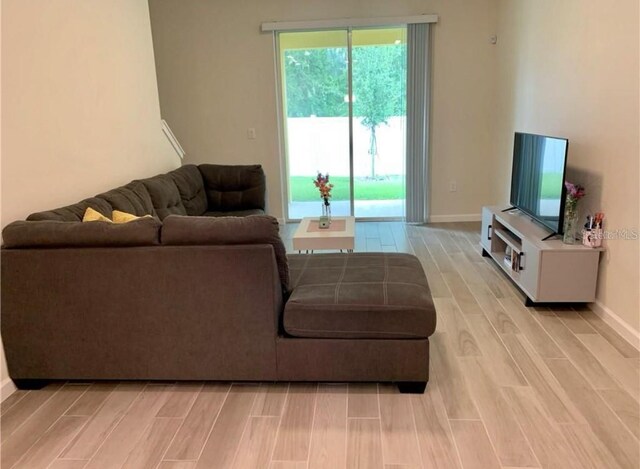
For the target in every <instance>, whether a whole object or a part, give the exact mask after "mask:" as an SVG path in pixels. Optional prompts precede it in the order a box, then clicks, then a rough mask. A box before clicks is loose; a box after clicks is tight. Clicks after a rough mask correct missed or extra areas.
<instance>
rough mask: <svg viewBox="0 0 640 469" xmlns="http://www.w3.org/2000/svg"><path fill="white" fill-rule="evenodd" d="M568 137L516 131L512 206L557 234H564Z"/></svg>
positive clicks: (512, 176) (512, 173)
mask: <svg viewBox="0 0 640 469" xmlns="http://www.w3.org/2000/svg"><path fill="white" fill-rule="evenodd" d="M568 148H569V141H568V140H567V139H566V138H557V137H546V136H543V135H534V134H526V133H521V132H516V134H515V138H514V143H513V169H512V172H511V205H512V206H513V207H515V208H518V209H520V210H521V211H523V212H525V213H527V214H528V215H530V216H531V217H532V218H533V219H535V220H537V221H538V222H539V223H541V224H542V225H544V226H546V227H547V228H549V229H550V230H551V231H552V232H553V233H558V234H561V233H562V224H563V219H564V200H565V187H564V178H565V170H566V163H567V150H568Z"/></svg>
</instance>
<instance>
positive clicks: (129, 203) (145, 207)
mask: <svg viewBox="0 0 640 469" xmlns="http://www.w3.org/2000/svg"><path fill="white" fill-rule="evenodd" d="M96 197H98V198H100V199H104V200H106V201H107V202H109V204H110V205H111V207H112V209H113V210H120V211H121V212H127V213H131V214H132V215H137V216H139V217H141V216H143V215H153V216H154V217H155V216H157V215H156V212H155V210H154V209H153V202H151V196H150V195H149V192H148V191H147V188H146V187H145V186H144V184H142V183H141V182H140V181H133V182H130V183H129V184H127V185H125V186H122V187H118V188H117V189H112V190H110V191H108V192H104V193H102V194H98V195H96ZM109 215H111V214H109Z"/></svg>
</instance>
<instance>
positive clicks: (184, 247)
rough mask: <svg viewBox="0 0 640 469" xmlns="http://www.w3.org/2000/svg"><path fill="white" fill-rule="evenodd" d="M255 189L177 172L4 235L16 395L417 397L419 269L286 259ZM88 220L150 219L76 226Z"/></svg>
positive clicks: (400, 258)
mask: <svg viewBox="0 0 640 469" xmlns="http://www.w3.org/2000/svg"><path fill="white" fill-rule="evenodd" d="M264 188H265V182H264V174H263V173H262V170H261V168H260V167H259V166H248V167H227V166H215V165H200V166H197V167H196V166H192V165H191V166H184V167H182V168H180V169H178V170H176V171H173V172H171V173H168V174H166V175H159V176H155V177H153V178H149V179H144V180H141V181H133V182H131V183H129V184H127V185H125V186H123V187H120V188H117V189H114V190H112V191H108V192H106V193H103V194H100V195H98V196H96V197H93V198H90V199H86V200H83V201H82V202H80V203H78V204H75V205H72V206H69V207H64V208H61V209H56V210H51V211H47V212H39V213H35V214H32V215H30V216H29V217H28V219H27V221H19V222H14V223H12V224H10V225H8V226H7V227H6V228H5V230H4V231H3V238H4V246H3V249H2V258H1V267H2V297H1V306H2V321H1V323H0V326H1V332H2V339H3V343H4V346H5V351H6V358H7V362H8V365H9V374H10V376H11V377H12V378H13V379H14V381H15V382H16V384H17V385H18V386H20V387H31V386H35V385H38V384H40V383H41V382H42V381H43V380H44V381H48V380H59V379H65V380H66V379H76V380H77V379H80V380H85V379H92V380H94V379H118V380H127V379H143V380H248V381H262V380H267V381H276V380H286V381H389V382H396V383H398V384H399V386H400V388H401V390H403V391H413V392H416V391H417V392H421V391H423V390H424V386H425V385H426V383H427V381H428V377H429V340H428V338H429V336H430V335H431V334H432V333H433V331H434V329H435V311H434V308H433V303H432V301H431V295H430V292H429V287H428V284H427V281H426V278H425V275H424V272H423V270H422V267H421V266H420V263H419V261H418V260H417V259H416V258H415V257H414V256H410V255H406V254H382V253H380V254H368V253H356V254H325V255H322V254H321V255H318V254H315V255H294V256H290V257H289V258H287V256H286V254H285V249H284V245H283V243H282V240H281V239H280V237H279V234H278V231H279V229H278V222H277V220H276V219H275V218H273V217H269V216H266V215H263V213H264V191H265V189H264ZM87 207H92V208H94V209H95V210H98V211H99V212H101V213H103V214H104V215H106V216H108V215H110V212H111V210H113V209H117V210H121V211H126V212H129V213H134V214H136V215H147V214H149V215H152V217H149V218H143V219H140V220H138V221H134V222H130V223H127V224H123V225H115V224H113V225H112V224H109V223H105V222H92V223H82V222H80V220H81V219H82V215H83V213H84V211H85V209H86V208H87ZM220 215H234V216H224V217H220ZM237 215H254V216H247V217H241V216H240V217H239V216H237Z"/></svg>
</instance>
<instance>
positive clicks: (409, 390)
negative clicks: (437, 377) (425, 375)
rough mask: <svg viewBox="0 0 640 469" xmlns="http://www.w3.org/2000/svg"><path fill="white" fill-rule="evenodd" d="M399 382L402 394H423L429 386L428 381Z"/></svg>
mask: <svg viewBox="0 0 640 469" xmlns="http://www.w3.org/2000/svg"><path fill="white" fill-rule="evenodd" d="M397 384H398V390H399V391H400V393H402V394H423V393H424V390H425V389H426V387H427V382H426V381H408V382H403V383H397Z"/></svg>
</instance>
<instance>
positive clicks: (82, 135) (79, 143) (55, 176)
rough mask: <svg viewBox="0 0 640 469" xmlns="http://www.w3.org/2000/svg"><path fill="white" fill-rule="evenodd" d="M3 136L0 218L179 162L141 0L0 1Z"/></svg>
mask: <svg viewBox="0 0 640 469" xmlns="http://www.w3.org/2000/svg"><path fill="white" fill-rule="evenodd" d="M2 137H3V138H2V146H1V149H2V180H1V181H2V192H1V194H2V201H1V207H2V212H1V213H2V226H5V225H6V224H7V223H10V222H11V221H14V220H17V219H21V218H24V217H25V216H26V215H28V214H29V213H30V212H33V211H38V210H45V209H48V208H54V207H57V206H61V205H65V204H69V203H74V202H76V201H78V200H80V199H81V198H84V197H89V196H92V195H94V194H97V193H98V192H101V191H103V190H107V189H110V188H112V187H115V186H117V185H120V184H123V183H126V182H128V181H130V180H131V179H134V178H137V177H144V176H151V175H153V174H155V173H158V172H162V171H166V170H169V169H172V168H175V167H177V166H179V160H178V158H177V156H176V155H175V153H174V152H173V150H172V148H171V146H170V144H169V143H168V142H167V141H166V138H165V137H164V134H163V133H162V130H161V127H160V108H159V103H158V91H157V86H156V76H155V66H154V58H153V46H152V41H151V29H150V22H149V10H148V4H147V2H146V0H108V1H86V0H55V1H47V0H3V1H2ZM2 361H4V360H2ZM5 377H6V370H5V368H4V365H2V376H1V378H2V379H4V378H5Z"/></svg>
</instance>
